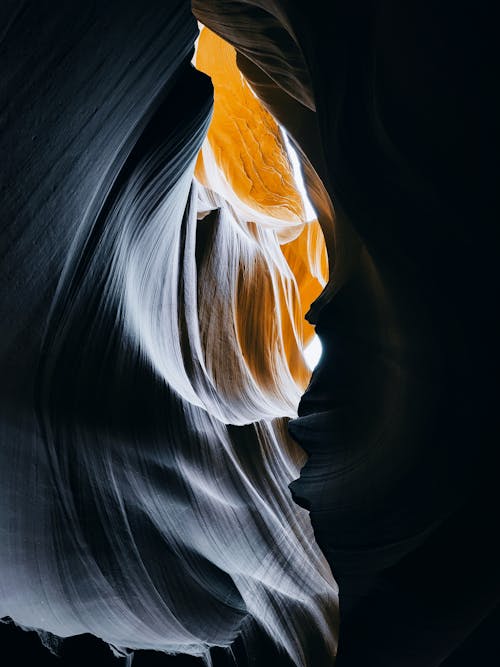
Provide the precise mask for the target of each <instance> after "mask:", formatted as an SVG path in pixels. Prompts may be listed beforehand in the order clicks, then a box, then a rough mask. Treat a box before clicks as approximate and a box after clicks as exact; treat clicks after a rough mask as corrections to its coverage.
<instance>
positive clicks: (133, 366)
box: [0, 2, 337, 664]
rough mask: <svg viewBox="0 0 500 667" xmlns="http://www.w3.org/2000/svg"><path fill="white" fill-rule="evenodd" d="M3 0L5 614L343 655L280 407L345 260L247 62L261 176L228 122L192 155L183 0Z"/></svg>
mask: <svg viewBox="0 0 500 667" xmlns="http://www.w3.org/2000/svg"><path fill="white" fill-rule="evenodd" d="M164 4H165V3H164ZM8 9H9V8H6V11H7V14H8V16H7V17H6V18H7V26H8V27H7V29H6V34H5V36H4V49H5V53H6V54H7V57H8V71H7V73H6V74H7V76H6V77H5V79H4V82H3V86H4V92H3V99H4V102H5V105H6V109H7V110H6V112H5V115H4V124H5V133H4V141H5V143H6V146H5V152H6V153H7V154H8V155H9V158H10V162H9V165H8V166H7V165H6V168H5V169H4V175H5V177H6V182H5V188H4V192H5V199H4V211H3V214H4V220H5V223H6V227H5V231H4V235H3V248H4V251H5V252H4V258H3V275H2V281H3V282H2V287H3V289H2V298H3V304H2V313H3V315H2V321H3V322H4V323H5V326H4V336H3V338H2V344H3V351H2V377H3V378H4V381H3V384H2V387H3V392H4V400H3V403H2V409H3V418H2V445H1V456H2V462H1V466H0V470H1V473H0V474H1V475H2V478H1V480H2V482H1V487H2V511H1V514H0V517H1V521H2V524H1V534H2V542H1V549H0V571H1V575H2V576H1V593H0V616H1V617H10V618H11V619H12V620H13V621H14V622H15V623H16V624H18V625H21V626H22V627H26V628H34V629H37V630H38V631H39V632H40V634H41V636H42V637H43V638H44V640H45V641H46V642H47V643H49V644H51V645H52V646H53V645H54V644H55V643H56V640H55V639H47V637H49V636H50V635H54V636H55V637H56V638H57V637H67V636H71V635H76V634H80V633H84V632H86V633H90V634H93V635H95V636H96V637H99V638H101V639H103V640H104V641H105V642H107V643H108V644H110V645H111V646H112V647H114V649H115V650H116V651H117V652H122V653H123V652H127V651H128V650H130V649H155V650H162V651H165V652H168V653H176V652H181V653H189V654H192V655H200V656H208V653H209V650H210V647H212V646H229V645H230V644H231V643H232V642H233V640H234V638H235V637H236V636H237V635H238V634H240V633H241V632H245V633H246V634H247V635H248V636H249V637H251V634H252V627H254V626H257V625H258V626H259V627H260V628H261V629H263V630H264V631H265V632H267V633H268V634H269V636H270V637H272V638H273V641H274V642H275V643H276V644H277V645H278V646H280V647H281V648H282V650H283V651H284V653H285V654H288V656H289V659H290V660H291V661H292V662H294V663H296V664H307V663H309V662H310V661H311V660H312V657H311V656H317V659H319V660H322V661H325V660H327V661H328V659H329V658H331V657H332V656H333V655H334V652H335V646H336V631H335V628H336V617H337V603H336V600H337V596H336V584H335V582H334V580H333V577H332V575H331V572H330V569H329V567H328V565H327V563H326V560H325V559H324V557H323V555H322V554H321V552H320V551H319V549H318V547H317V546H316V544H315V541H314V538H313V536H312V530H311V527H310V523H309V519H308V516H307V513H306V512H305V511H304V510H302V509H301V508H299V507H298V506H297V505H295V504H294V502H293V500H292V498H291V496H290V493H289V490H288V484H289V483H290V482H291V481H292V480H293V479H294V478H295V477H296V476H297V475H298V472H299V468H300V465H301V464H302V463H303V454H302V452H301V451H300V450H299V449H298V448H297V446H296V445H295V444H294V443H292V442H291V440H290V439H289V437H288V435H287V432H286V427H285V422H284V418H288V417H292V416H294V415H296V410H297V404H298V401H299V399H300V395H301V393H302V392H303V391H304V389H305V387H306V386H307V383H308V380H309V375H310V372H309V370H308V368H307V366H306V365H305V362H304V360H303V357H302V351H303V349H304V346H305V344H306V342H307V339H308V337H309V338H310V335H311V331H309V332H308V333H304V331H303V315H304V312H305V311H306V310H307V308H308V306H309V304H305V300H306V299H307V298H308V296H309V302H310V301H311V300H312V299H313V298H314V296H315V295H316V294H318V293H319V292H320V291H321V288H322V285H321V283H320V282H319V280H320V281H322V282H323V284H324V281H325V279H326V277H327V276H326V275H324V272H325V271H326V256H325V255H324V254H323V256H322V257H321V247H322V238H321V236H320V235H319V234H318V231H317V230H316V231H313V232H310V231H309V230H308V225H307V223H306V221H305V218H304V212H303V205H302V200H301V196H300V194H299V193H298V192H297V191H296V189H295V186H294V183H293V176H292V171H291V167H290V163H289V158H288V156H287V153H286V148H285V145H284V142H283V139H282V135H281V131H280V129H279V127H278V125H277V123H276V122H275V121H274V119H273V118H272V117H271V116H270V115H269V114H268V113H267V112H266V111H265V110H264V109H263V108H262V107H261V105H260V103H259V102H258V101H257V99H256V98H255V96H254V94H253V93H252V91H251V90H250V88H249V87H248V85H247V84H246V83H244V81H243V79H242V78H241V75H240V73H239V71H238V69H237V68H236V64H235V62H233V63H232V73H233V77H234V78H235V81H236V83H238V81H239V89H238V88H237V87H235V90H234V93H233V98H232V101H233V102H234V101H235V100H236V99H237V98H238V96H240V98H241V101H240V102H239V104H240V106H241V105H246V108H247V112H248V113H250V110H249V109H248V105H249V103H250V102H252V103H253V109H252V110H251V113H250V115H249V117H248V119H247V121H246V123H247V124H248V122H249V121H252V120H253V121H254V122H255V126H254V127H250V128H249V132H248V134H247V135H244V136H242V138H241V141H240V143H239V154H240V155H247V156H248V159H249V162H248V163H247V167H248V168H249V170H250V171H249V174H248V176H247V180H246V182H245V183H243V185H241V179H242V178H243V177H244V176H245V174H243V172H238V173H233V172H234V167H235V166H236V168H238V165H239V164H240V162H239V160H238V161H235V160H234V157H233V155H232V153H231V152H230V151H229V150H228V147H227V146H226V145H224V144H223V143H222V139H223V138H224V133H222V134H221V133H220V132H219V133H218V134H217V132H218V130H217V124H215V125H214V126H213V128H212V130H211V134H209V137H208V142H207V143H206V145H205V147H204V148H203V152H202V157H198V154H199V151H200V149H201V147H202V145H203V142H204V138H205V136H206V134H207V130H208V127H209V123H210V119H211V115H212V105H213V87H212V84H211V82H210V79H209V78H208V77H207V76H206V75H204V74H202V73H200V72H199V71H197V70H196V69H195V68H194V67H193V65H192V64H191V59H192V56H193V48H194V41H195V38H196V36H197V33H198V30H197V26H196V21H195V19H194V17H193V16H192V14H191V12H190V6H189V3H186V2H183V3H175V4H169V3H167V4H166V6H162V5H161V3H150V4H147V5H146V6H145V7H141V8H139V7H138V6H135V7H133V6H130V7H127V8H126V10H122V8H121V6H120V7H119V6H118V4H115V5H113V4H108V5H106V7H102V8H99V9H96V8H91V7H87V8H80V7H78V8H77V7H76V6H73V7H72V6H71V5H70V6H69V7H61V8H59V9H58V11H55V9H54V8H51V7H49V6H45V5H44V4H43V3H42V4H38V3H33V4H30V5H27V6H26V7H25V8H24V9H23V8H19V10H15V8H13V9H12V11H11V12H10V13H9V11H8ZM228 48H230V47H228ZM203 53H204V50H203V49H202V48H201V45H200V48H199V54H200V56H201V55H202V54H203ZM207 53H208V51H207ZM233 61H235V56H234V52H233ZM214 78H216V77H215V76H214ZM245 95H246V98H245ZM217 116H218V117H219V118H220V114H219V112H218V110H217V108H216V109H215V117H216V118H217ZM213 135H215V140H213ZM229 138H230V139H231V137H229ZM259 141H263V142H266V141H267V142H268V143H269V146H266V147H265V150H264V151H263V152H262V153H261V152H260V151H259V152H257V153H256V152H255V151H254V148H253V146H252V142H259ZM210 148H211V149H212V150H219V149H220V154H222V159H221V160H218V161H217V160H215V163H214V164H212V165H210V167H209V166H208V155H209V153H208V151H209V149H210ZM254 155H255V156H256V159H255V160H254V158H253V156H254ZM197 159H198V160H199V166H198V169H197V174H198V178H194V172H195V165H196V161H197ZM225 160H226V162H225ZM228 162H229V166H228V164H227V163H228ZM232 170H233V171H232ZM202 172H204V173H202ZM268 172H271V177H270V178H268ZM258 178H261V180H262V186H261V187H260V190H258V191H257V190H256V189H255V188H254V186H253V181H254V179H258ZM223 181H226V185H225V187H219V186H220V184H221V183H223ZM240 185H241V187H240ZM311 224H313V223H311ZM293 245H295V246H296V247H297V251H300V252H302V250H303V249H306V251H307V252H306V253H304V255H303V256H302V255H301V256H299V257H297V258H296V259H295V260H293V261H292V258H293V256H294V254H295V253H294V251H293V248H292V246H293ZM282 248H283V249H285V248H286V250H282ZM318 248H319V249H318ZM318 253H319V255H318ZM309 254H310V255H311V258H312V261H311V262H309V260H308V256H309ZM317 257H319V258H320V259H319V268H318V267H317V266H316V264H317V263H318V262H317ZM310 266H311V267H312V269H310ZM311 271H312V272H311ZM315 271H316V274H315V273H314V272H315ZM302 278H304V279H305V280H302ZM318 278H319V280H318ZM297 279H299V280H300V281H301V282H302V283H303V288H302V292H303V293H301V289H300V288H299V286H298V284H297ZM48 633H49V634H48ZM249 641H251V640H249Z"/></svg>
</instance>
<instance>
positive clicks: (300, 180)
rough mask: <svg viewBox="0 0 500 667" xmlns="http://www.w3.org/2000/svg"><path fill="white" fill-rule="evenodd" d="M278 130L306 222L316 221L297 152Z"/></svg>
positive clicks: (282, 129) (283, 131)
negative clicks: (288, 159) (290, 165)
mask: <svg viewBox="0 0 500 667" xmlns="http://www.w3.org/2000/svg"><path fill="white" fill-rule="evenodd" d="M280 130H281V136H282V137H283V141H284V143H285V146H286V151H287V153H288V157H289V158H290V162H291V163H292V170H293V177H294V179H295V185H296V186H297V190H298V191H299V193H300V196H301V197H302V203H303V204H304V211H305V214H306V220H307V222H310V221H311V220H316V219H317V217H318V216H317V215H316V211H315V210H314V208H313V205H312V204H311V200H310V199H309V196H308V194H307V190H306V185H305V183H304V177H303V176H302V167H301V166H300V160H299V156H298V155H297V151H296V150H295V148H294V147H293V146H292V143H291V141H290V139H289V138H288V134H287V133H286V130H285V129H284V128H283V127H281V126H280Z"/></svg>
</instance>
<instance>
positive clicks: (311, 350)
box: [304, 334, 323, 371]
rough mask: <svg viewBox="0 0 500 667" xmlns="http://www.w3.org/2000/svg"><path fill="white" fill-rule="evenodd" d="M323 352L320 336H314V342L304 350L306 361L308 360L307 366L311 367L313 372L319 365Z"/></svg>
mask: <svg viewBox="0 0 500 667" xmlns="http://www.w3.org/2000/svg"><path fill="white" fill-rule="evenodd" d="M322 352H323V347H322V345H321V341H320V339H319V338H318V336H316V334H314V336H313V339H312V341H311V342H310V343H309V345H308V346H307V347H305V348H304V359H305V360H306V364H307V365H308V366H309V369H310V370H311V371H313V370H314V369H315V368H316V366H317V365H318V363H319V360H320V359H321V353H322Z"/></svg>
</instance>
